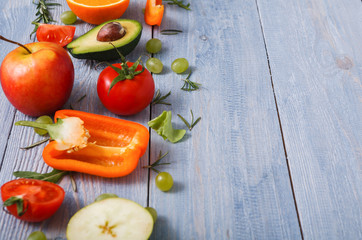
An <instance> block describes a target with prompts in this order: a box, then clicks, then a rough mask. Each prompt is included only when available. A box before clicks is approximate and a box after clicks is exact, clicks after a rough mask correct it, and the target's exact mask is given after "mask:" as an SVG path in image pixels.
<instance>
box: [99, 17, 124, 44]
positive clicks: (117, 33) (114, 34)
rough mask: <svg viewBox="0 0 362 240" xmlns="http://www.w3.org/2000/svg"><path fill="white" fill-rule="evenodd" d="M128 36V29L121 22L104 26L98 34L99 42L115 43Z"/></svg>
mask: <svg viewBox="0 0 362 240" xmlns="http://www.w3.org/2000/svg"><path fill="white" fill-rule="evenodd" d="M124 35H126V29H124V27H123V26H122V25H121V24H120V23H119V22H110V23H107V24H106V25H104V26H103V27H102V28H101V29H100V30H99V32H98V34H97V41H100V42H113V41H116V40H118V39H121V38H122V37H123V36H124Z"/></svg>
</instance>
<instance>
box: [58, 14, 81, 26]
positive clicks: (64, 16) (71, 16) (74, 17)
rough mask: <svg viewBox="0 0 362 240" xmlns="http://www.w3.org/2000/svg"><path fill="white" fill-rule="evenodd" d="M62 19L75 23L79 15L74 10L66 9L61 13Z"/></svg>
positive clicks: (66, 22)
mask: <svg viewBox="0 0 362 240" xmlns="http://www.w3.org/2000/svg"><path fill="white" fill-rule="evenodd" d="M60 20H61V21H62V22H63V23H64V24H67V25H70V24H73V23H75V22H76V21H77V15H75V14H74V13H73V12H72V11H65V12H63V13H62V14H61V15H60Z"/></svg>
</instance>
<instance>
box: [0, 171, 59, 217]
mask: <svg viewBox="0 0 362 240" xmlns="http://www.w3.org/2000/svg"><path fill="white" fill-rule="evenodd" d="M64 195H65V192H64V190H63V189H62V188H61V187H60V186H58V185H56V184H54V183H51V182H46V181H42V180H36V179H25V178H21V179H16V180H12V181H10V182H7V183H5V184H4V185H3V186H2V187H1V198H2V200H3V201H4V202H5V201H6V200H8V199H9V198H11V197H17V198H21V199H22V202H23V212H24V214H23V215H21V216H19V215H18V211H17V206H16V204H13V205H10V206H7V209H8V211H9V212H10V213H11V214H12V215H14V216H15V217H16V218H19V219H21V220H24V221H28V222H40V221H43V220H45V219H48V218H49V217H51V216H52V215H53V214H54V213H55V212H56V211H57V210H58V208H59V207H60V205H61V204H62V202H63V200H64Z"/></svg>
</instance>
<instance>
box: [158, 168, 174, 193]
mask: <svg viewBox="0 0 362 240" xmlns="http://www.w3.org/2000/svg"><path fill="white" fill-rule="evenodd" d="M155 182H156V186H157V187H158V189H160V190H161V191H164V192H167V191H168V190H170V189H171V188H172V186H173V178H172V176H171V174H169V173H168V172H160V173H159V174H158V175H157V176H156V179H155Z"/></svg>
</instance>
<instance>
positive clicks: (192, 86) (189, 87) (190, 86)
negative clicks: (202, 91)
mask: <svg viewBox="0 0 362 240" xmlns="http://www.w3.org/2000/svg"><path fill="white" fill-rule="evenodd" d="M190 76H191V70H190V73H189V75H187V77H186V79H182V80H183V81H184V82H185V83H184V85H183V86H182V88H181V89H182V90H184V91H187V92H191V91H196V90H198V89H199V88H200V86H201V84H200V83H197V82H193V81H191V80H190Z"/></svg>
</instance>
